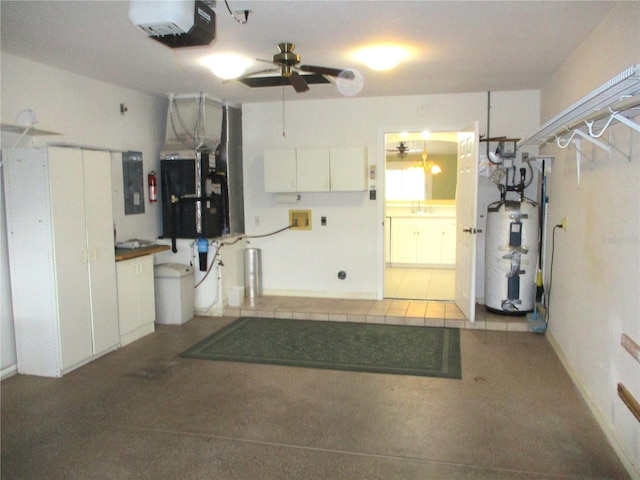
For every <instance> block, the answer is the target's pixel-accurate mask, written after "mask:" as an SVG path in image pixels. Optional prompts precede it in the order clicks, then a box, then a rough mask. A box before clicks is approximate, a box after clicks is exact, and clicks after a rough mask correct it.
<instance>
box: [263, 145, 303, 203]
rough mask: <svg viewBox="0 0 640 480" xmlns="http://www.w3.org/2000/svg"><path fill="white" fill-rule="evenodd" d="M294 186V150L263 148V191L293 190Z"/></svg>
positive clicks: (294, 189)
mask: <svg viewBox="0 0 640 480" xmlns="http://www.w3.org/2000/svg"><path fill="white" fill-rule="evenodd" d="M296 187H297V186H296V151H295V150H294V149H292V148H291V149H282V150H265V152H264V191H265V192H275V193H278V192H295V191H296Z"/></svg>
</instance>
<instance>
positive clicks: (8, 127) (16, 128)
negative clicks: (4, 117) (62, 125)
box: [0, 123, 61, 136]
mask: <svg viewBox="0 0 640 480" xmlns="http://www.w3.org/2000/svg"><path fill="white" fill-rule="evenodd" d="M0 130H2V131H3V132H9V133H21V134H23V133H24V132H25V130H27V134H28V135H30V136H44V135H61V134H60V133H56V132H49V131H47V130H39V129H37V128H29V126H28V125H13V124H10V123H1V124H0Z"/></svg>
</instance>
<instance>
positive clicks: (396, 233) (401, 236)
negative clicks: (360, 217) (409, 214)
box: [389, 218, 456, 266]
mask: <svg viewBox="0 0 640 480" xmlns="http://www.w3.org/2000/svg"><path fill="white" fill-rule="evenodd" d="M390 223H391V228H390V240H389V243H390V256H391V263H392V264H394V265H404V264H407V265H424V266H432V265H433V266H452V265H455V263H456V221H455V219H440V218H425V219H414V218H391V222H390Z"/></svg>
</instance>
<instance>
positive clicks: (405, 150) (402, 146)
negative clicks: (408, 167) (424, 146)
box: [387, 142, 420, 158]
mask: <svg viewBox="0 0 640 480" xmlns="http://www.w3.org/2000/svg"><path fill="white" fill-rule="evenodd" d="M419 151H420V150H415V149H412V148H410V147H408V146H407V144H406V143H405V142H400V143H399V144H398V146H397V147H396V148H394V149H387V152H394V153H397V154H398V157H400V158H404V157H406V156H407V154H409V153H418V152H419Z"/></svg>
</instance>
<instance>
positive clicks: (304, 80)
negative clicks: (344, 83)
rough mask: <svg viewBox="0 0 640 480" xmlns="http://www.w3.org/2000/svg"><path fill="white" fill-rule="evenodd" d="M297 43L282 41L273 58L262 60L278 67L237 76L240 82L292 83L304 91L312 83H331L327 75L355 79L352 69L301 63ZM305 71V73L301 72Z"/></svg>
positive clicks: (276, 84) (276, 85)
mask: <svg viewBox="0 0 640 480" xmlns="http://www.w3.org/2000/svg"><path fill="white" fill-rule="evenodd" d="M294 49H295V44H293V43H289V42H282V43H279V44H278V50H280V52H279V53H276V54H275V55H274V56H273V60H262V59H260V58H258V59H257V60H258V61H260V62H267V63H272V64H274V65H276V66H277V68H271V69H267V70H261V71H258V72H253V73H249V74H248V75H245V76H242V77H239V78H237V79H236V80H238V81H239V82H242V83H244V84H245V85H247V86H248V87H251V88H256V87H279V86H283V85H291V86H293V88H294V89H295V91H296V92H298V93H302V92H306V91H307V90H309V85H310V84H321V83H330V80H329V79H327V78H326V77H327V76H329V77H340V78H341V79H348V80H351V79H354V78H355V75H354V73H353V72H352V71H351V70H342V69H340V68H331V67H320V66H314V65H299V66H298V64H299V63H300V55H298V54H297V53H294V52H293V50H294ZM299 72H305V73H302V74H301V73H299ZM268 73H277V74H278V75H271V76H269V75H265V74H268Z"/></svg>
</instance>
